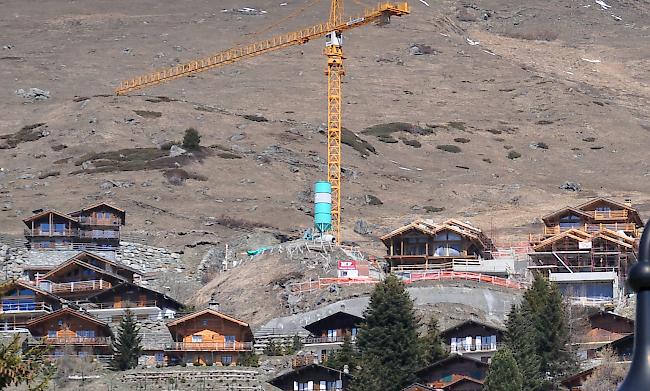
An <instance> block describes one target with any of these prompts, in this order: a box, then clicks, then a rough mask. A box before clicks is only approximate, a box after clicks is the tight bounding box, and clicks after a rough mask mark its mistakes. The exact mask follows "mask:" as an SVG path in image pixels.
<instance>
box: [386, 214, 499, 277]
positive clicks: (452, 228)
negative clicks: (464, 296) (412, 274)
mask: <svg viewBox="0 0 650 391" xmlns="http://www.w3.org/2000/svg"><path fill="white" fill-rule="evenodd" d="M380 239H381V241H382V242H383V243H384V245H385V246H386V249H387V255H386V257H385V258H386V260H387V261H389V263H390V265H391V269H392V270H396V271H407V270H428V269H440V268H441V267H444V266H445V265H447V264H449V263H450V262H452V261H454V260H466V259H471V260H472V259H491V258H492V255H491V251H493V250H494V244H493V243H492V240H490V239H489V238H488V237H487V236H486V235H485V234H484V233H483V232H482V231H481V230H480V229H478V228H476V227H473V226H471V225H469V224H467V223H463V222H461V221H458V220H454V219H450V220H447V221H444V222H443V223H441V224H433V223H431V222H428V221H424V220H417V221H414V222H412V223H411V224H408V225H406V226H404V227H401V228H398V229H396V230H394V231H393V232H391V233H389V234H386V235H384V236H382V237H381V238H380Z"/></svg>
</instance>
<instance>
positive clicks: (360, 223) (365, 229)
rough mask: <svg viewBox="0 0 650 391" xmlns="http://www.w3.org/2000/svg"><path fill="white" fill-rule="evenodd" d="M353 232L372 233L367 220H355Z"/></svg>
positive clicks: (360, 233)
mask: <svg viewBox="0 0 650 391" xmlns="http://www.w3.org/2000/svg"><path fill="white" fill-rule="evenodd" d="M354 232H356V233H358V234H359V235H370V234H371V233H372V229H371V228H370V225H369V224H368V222H367V221H365V220H357V222H356V223H354Z"/></svg>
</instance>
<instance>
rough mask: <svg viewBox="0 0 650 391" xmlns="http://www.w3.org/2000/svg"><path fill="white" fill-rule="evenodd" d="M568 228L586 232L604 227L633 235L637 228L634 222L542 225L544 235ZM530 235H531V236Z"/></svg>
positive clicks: (592, 231) (596, 230)
mask: <svg viewBox="0 0 650 391" xmlns="http://www.w3.org/2000/svg"><path fill="white" fill-rule="evenodd" d="M570 229H579V230H582V231H585V232H588V233H594V232H599V231H602V230H604V229H608V230H610V231H624V232H632V233H634V234H635V235H636V234H638V229H637V227H636V225H635V224H634V223H598V224H578V225H570V226H569V225H568V226H565V227H562V226H559V225H554V226H550V227H544V236H553V235H557V234H559V233H562V232H564V231H568V230H570ZM531 237H532V236H531Z"/></svg>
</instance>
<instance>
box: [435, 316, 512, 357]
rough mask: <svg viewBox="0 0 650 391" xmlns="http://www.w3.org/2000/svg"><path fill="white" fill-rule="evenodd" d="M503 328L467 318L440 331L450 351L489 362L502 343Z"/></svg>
mask: <svg viewBox="0 0 650 391" xmlns="http://www.w3.org/2000/svg"><path fill="white" fill-rule="evenodd" d="M504 335H505V329H503V328H501V327H497V326H492V325H488V324H486V323H482V322H479V321H476V320H467V321H465V322H462V323H460V324H458V325H456V326H453V327H450V328H448V329H446V330H444V331H442V333H441V336H442V338H443V339H444V342H445V344H446V345H447V347H448V349H449V352H450V353H452V354H453V353H456V354H461V355H466V356H468V357H471V358H475V359H477V360H481V361H483V362H486V363H487V362H489V361H490V359H491V358H492V356H493V355H494V353H496V351H497V350H498V349H499V347H501V345H502V344H503V338H504Z"/></svg>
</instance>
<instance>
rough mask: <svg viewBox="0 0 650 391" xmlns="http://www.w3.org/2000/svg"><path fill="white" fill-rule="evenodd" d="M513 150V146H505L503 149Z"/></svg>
mask: <svg viewBox="0 0 650 391" xmlns="http://www.w3.org/2000/svg"><path fill="white" fill-rule="evenodd" d="M512 148H513V146H512V145H504V146H503V149H507V150H510V149H512Z"/></svg>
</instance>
